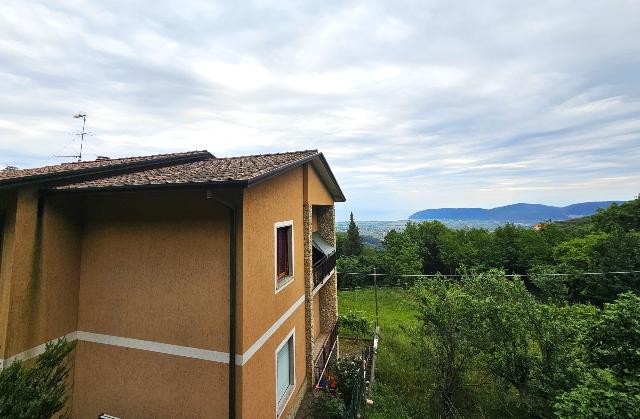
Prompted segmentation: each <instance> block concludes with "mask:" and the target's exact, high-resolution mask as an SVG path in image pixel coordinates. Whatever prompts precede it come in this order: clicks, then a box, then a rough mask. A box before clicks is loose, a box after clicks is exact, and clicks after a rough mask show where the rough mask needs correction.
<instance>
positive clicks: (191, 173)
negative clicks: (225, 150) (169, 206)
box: [56, 150, 345, 202]
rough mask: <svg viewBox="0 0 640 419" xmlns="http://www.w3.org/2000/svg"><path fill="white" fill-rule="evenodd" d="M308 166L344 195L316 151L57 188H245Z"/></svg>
mask: <svg viewBox="0 0 640 419" xmlns="http://www.w3.org/2000/svg"><path fill="white" fill-rule="evenodd" d="M307 162H310V163H311V164H312V165H313V166H314V167H315V168H316V170H317V171H318V172H319V174H320V177H321V178H322V179H323V181H324V183H325V185H327V188H328V189H329V190H330V192H331V193H332V195H333V197H334V199H335V200H336V201H340V202H342V201H344V200H345V198H344V194H343V193H342V191H341V190H340V187H339V186H338V183H337V181H336V179H335V177H334V176H333V174H332V173H331V169H330V168H329V165H328V163H327V161H326V160H325V158H324V156H323V155H322V153H319V152H318V150H304V151H293V152H288V153H275V154H259V155H253V156H240V157H228V158H215V157H211V158H207V159H203V160H198V161H192V162H187V163H181V164H172V165H166V166H164V167H157V168H150V169H145V170H139V171H135V172H129V173H123V174H118V175H114V176H108V177H101V178H96V179H91V180H85V181H80V182H76V183H71V184H67V185H62V186H58V187H57V188H56V189H57V190H68V191H73V190H75V191H87V190H106V189H135V188H150V187H162V186H171V185H236V186H239V187H248V186H251V185H254V184H256V183H259V182H261V181H263V180H266V179H268V178H270V177H272V176H275V175H277V174H279V173H282V172H284V171H287V170H290V169H292V168H294V167H297V166H300V165H302V164H304V163H307Z"/></svg>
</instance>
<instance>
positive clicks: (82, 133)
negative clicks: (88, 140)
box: [55, 112, 91, 162]
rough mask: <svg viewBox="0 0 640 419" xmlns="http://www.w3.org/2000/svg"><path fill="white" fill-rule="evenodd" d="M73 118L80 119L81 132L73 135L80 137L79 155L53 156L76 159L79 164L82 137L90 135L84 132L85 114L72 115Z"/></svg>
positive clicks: (82, 144) (82, 142)
mask: <svg viewBox="0 0 640 419" xmlns="http://www.w3.org/2000/svg"><path fill="white" fill-rule="evenodd" d="M73 117H74V118H76V119H80V118H82V131H80V132H77V133H76V134H75V135H77V136H79V137H80V153H78V154H73V155H71V156H55V157H73V158H74V159H78V161H79V162H81V161H82V148H83V146H84V136H85V135H91V133H89V132H86V131H85V130H84V127H85V126H86V125H87V114H86V113H84V112H79V113H78V114H76V115H73Z"/></svg>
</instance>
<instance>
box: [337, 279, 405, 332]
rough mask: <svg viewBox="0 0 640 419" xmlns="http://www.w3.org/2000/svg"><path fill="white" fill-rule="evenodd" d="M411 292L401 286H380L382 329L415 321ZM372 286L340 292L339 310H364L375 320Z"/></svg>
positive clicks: (341, 311)
mask: <svg viewBox="0 0 640 419" xmlns="http://www.w3.org/2000/svg"><path fill="white" fill-rule="evenodd" d="M408 297H409V293H408V291H406V290H403V289H400V288H380V289H379V290H378V316H379V317H380V318H379V321H380V328H381V330H384V329H388V328H397V327H398V326H399V325H402V324H404V325H408V324H410V323H413V322H415V320H414V316H415V315H414V313H413V309H412V308H411V305H410V302H409V299H408ZM375 301H376V300H375V294H374V290H373V289H372V288H363V289H357V290H347V291H339V292H338V311H339V312H340V313H341V314H342V313H346V312H347V311H348V310H358V311H364V312H365V313H367V314H368V317H369V318H370V319H371V320H372V321H375V318H376V303H375Z"/></svg>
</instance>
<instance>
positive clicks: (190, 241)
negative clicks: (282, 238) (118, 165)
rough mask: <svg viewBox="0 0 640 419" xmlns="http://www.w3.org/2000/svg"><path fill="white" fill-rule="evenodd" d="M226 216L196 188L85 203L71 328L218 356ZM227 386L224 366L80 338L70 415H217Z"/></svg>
mask: <svg viewBox="0 0 640 419" xmlns="http://www.w3.org/2000/svg"><path fill="white" fill-rule="evenodd" d="M228 220H229V219H228V212H227V211H226V209H225V208H224V207H222V206H221V205H220V204H218V203H216V202H215V201H213V200H207V199H206V193H205V191H204V190H197V191H185V192H148V193H144V192H143V193H136V194H127V193H121V194H111V195H94V196H90V197H88V198H87V201H86V207H85V225H84V230H83V236H82V262H81V272H82V273H81V276H80V305H79V316H78V329H79V330H81V331H85V332H93V333H99V334H105V335H111V336H118V337H126V338H133V339H140V340H146V341H152V342H160V343H168V344H173V345H181V346H187V347H194V348H198V349H206V350H213V351H220V352H228V339H229V338H228V336H229V334H228V330H229V323H228V320H229V314H228V313H229V288H228V284H229V232H230V231H229V222H228ZM227 380H228V366H227V365H226V364H224V363H218V362H212V361H203V360H197V359H191V358H185V357H181V356H174V355H165V354H159V353H154V352H150V351H144V350H139V349H126V348H121V347H116V346H109V345H101V344H95V343H88V342H80V345H79V347H78V350H77V353H76V367H75V383H74V396H73V412H74V416H75V417H94V416H95V414H96V412H107V413H111V414H114V415H116V416H122V417H179V416H183V417H184V416H187V417H217V416H218V413H217V412H219V413H220V414H221V416H224V415H226V414H228V413H227V409H228V381H227ZM212 412H216V413H215V414H214V413H212Z"/></svg>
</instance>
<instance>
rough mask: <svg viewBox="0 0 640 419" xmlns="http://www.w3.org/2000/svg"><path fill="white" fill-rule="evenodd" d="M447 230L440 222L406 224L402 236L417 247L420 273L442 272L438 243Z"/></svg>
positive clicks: (442, 264)
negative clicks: (420, 265) (405, 236)
mask: <svg viewBox="0 0 640 419" xmlns="http://www.w3.org/2000/svg"><path fill="white" fill-rule="evenodd" d="M447 230H448V229H447V227H446V226H445V225H444V224H442V223H441V222H440V221H423V222H421V223H411V222H410V223H407V226H406V228H405V230H404V234H405V235H407V236H408V237H409V238H410V239H411V240H413V241H414V242H415V243H416V244H417V246H418V254H419V255H420V258H421V259H422V273H424V274H435V273H436V272H444V263H443V262H442V258H441V256H440V242H441V240H442V235H444V234H445V232H446V231H447Z"/></svg>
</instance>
